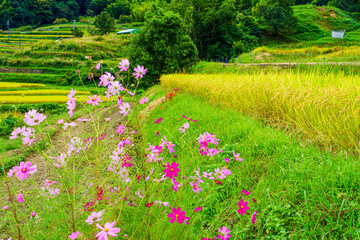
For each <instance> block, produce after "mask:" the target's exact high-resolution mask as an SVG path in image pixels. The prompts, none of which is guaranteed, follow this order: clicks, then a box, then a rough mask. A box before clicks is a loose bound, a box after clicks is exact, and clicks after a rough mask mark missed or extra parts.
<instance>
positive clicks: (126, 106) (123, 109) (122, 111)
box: [119, 102, 130, 116]
mask: <svg viewBox="0 0 360 240" xmlns="http://www.w3.org/2000/svg"><path fill="white" fill-rule="evenodd" d="M119 109H120V114H123V115H124V116H126V115H128V114H129V111H130V104H129V103H125V102H124V103H122V104H121V106H120V107H119Z"/></svg>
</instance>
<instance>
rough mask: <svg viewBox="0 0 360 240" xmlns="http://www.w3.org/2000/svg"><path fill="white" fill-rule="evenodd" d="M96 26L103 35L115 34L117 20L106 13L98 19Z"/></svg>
mask: <svg viewBox="0 0 360 240" xmlns="http://www.w3.org/2000/svg"><path fill="white" fill-rule="evenodd" d="M94 24H95V26H96V27H97V28H98V29H99V33H100V34H101V35H103V34H106V33H111V32H115V20H114V19H113V18H112V17H111V16H110V15H109V14H108V13H107V12H105V11H104V12H102V13H101V14H100V15H99V16H97V17H96V19H95V22H94Z"/></svg>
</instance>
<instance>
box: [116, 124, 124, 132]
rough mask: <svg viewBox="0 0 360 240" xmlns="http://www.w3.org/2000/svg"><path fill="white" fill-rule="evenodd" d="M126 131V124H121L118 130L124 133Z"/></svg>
mask: <svg viewBox="0 0 360 240" xmlns="http://www.w3.org/2000/svg"><path fill="white" fill-rule="evenodd" d="M124 131H125V126H124V125H120V126H118V127H117V129H116V132H118V133H120V134H123V133H124Z"/></svg>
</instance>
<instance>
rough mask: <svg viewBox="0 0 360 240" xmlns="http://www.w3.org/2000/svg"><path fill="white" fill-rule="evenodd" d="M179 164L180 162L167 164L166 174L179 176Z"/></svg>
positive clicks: (171, 176)
mask: <svg viewBox="0 0 360 240" xmlns="http://www.w3.org/2000/svg"><path fill="white" fill-rule="evenodd" d="M178 166H179V164H177V163H176V162H173V163H172V164H171V165H170V164H167V165H166V169H165V170H164V173H165V174H166V176H167V177H168V178H174V177H177V175H178V172H180V169H179V168H177V167H178Z"/></svg>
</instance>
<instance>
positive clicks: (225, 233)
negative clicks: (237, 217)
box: [218, 226, 231, 240]
mask: <svg viewBox="0 0 360 240" xmlns="http://www.w3.org/2000/svg"><path fill="white" fill-rule="evenodd" d="M219 232H220V233H221V234H220V235H218V239H220V240H228V239H229V238H231V235H230V234H229V232H230V229H226V226H223V227H222V228H219Z"/></svg>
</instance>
